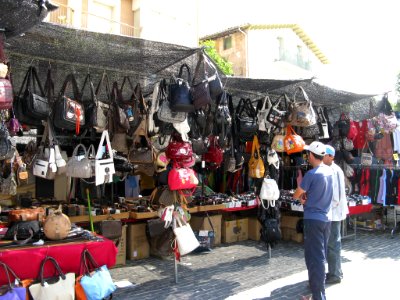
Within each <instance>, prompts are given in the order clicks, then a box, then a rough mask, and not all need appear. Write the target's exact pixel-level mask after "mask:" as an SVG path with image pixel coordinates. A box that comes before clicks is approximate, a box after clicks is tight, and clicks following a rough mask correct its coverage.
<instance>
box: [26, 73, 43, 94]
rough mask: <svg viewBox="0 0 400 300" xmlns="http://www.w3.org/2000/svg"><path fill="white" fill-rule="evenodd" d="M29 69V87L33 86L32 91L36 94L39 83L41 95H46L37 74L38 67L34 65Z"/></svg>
mask: <svg viewBox="0 0 400 300" xmlns="http://www.w3.org/2000/svg"><path fill="white" fill-rule="evenodd" d="M29 71H30V77H28V84H29V87H30V88H31V92H33V93H35V94H36V85H37V86H38V87H39V91H40V96H42V97H44V96H45V93H44V90H43V87H42V84H41V83H40V79H39V76H38V74H37V70H36V68H35V67H34V66H30V67H29ZM29 79H30V80H29Z"/></svg>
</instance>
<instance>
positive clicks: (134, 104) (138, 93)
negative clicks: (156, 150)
mask: <svg viewBox="0 0 400 300" xmlns="http://www.w3.org/2000/svg"><path fill="white" fill-rule="evenodd" d="M128 82H129V85H130V86H131V88H132V87H133V85H132V84H131V82H130V80H129V77H128ZM123 84H124V83H122V86H121V91H120V93H121V95H122V89H123ZM132 91H133V94H132V97H131V98H132V100H131V102H129V104H124V109H125V112H126V114H127V116H128V121H129V133H136V130H138V128H139V127H140V126H144V127H146V126H147V124H148V123H147V119H148V118H149V115H148V113H149V109H148V107H147V105H146V101H145V100H144V97H143V93H142V86H141V85H140V83H137V84H136V86H135V88H134V89H133V90H132ZM143 123H144V124H143ZM147 132H148V129H146V133H147Z"/></svg>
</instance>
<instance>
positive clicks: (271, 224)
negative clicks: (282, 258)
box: [258, 205, 282, 248]
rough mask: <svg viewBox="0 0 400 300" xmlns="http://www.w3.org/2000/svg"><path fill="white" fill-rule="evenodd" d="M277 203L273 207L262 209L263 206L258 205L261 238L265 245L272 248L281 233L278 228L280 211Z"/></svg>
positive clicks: (280, 237) (280, 236)
mask: <svg viewBox="0 0 400 300" xmlns="http://www.w3.org/2000/svg"><path fill="white" fill-rule="evenodd" d="M278 206H279V205H276V206H275V207H268V208H267V209H264V207H263V206H260V207H259V211H258V220H259V221H260V223H261V229H260V234H261V240H262V241H264V242H265V244H266V245H269V246H271V248H273V247H274V246H275V245H276V243H277V242H278V241H279V240H281V239H282V233H281V229H280V224H279V223H280V221H279V220H280V212H279V207H278Z"/></svg>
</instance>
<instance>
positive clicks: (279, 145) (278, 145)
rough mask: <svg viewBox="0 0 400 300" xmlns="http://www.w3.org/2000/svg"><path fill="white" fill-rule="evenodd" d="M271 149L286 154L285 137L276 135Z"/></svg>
mask: <svg viewBox="0 0 400 300" xmlns="http://www.w3.org/2000/svg"><path fill="white" fill-rule="evenodd" d="M271 148H272V149H274V150H275V151H276V152H285V136H284V135H282V134H276V135H275V136H274V138H273V139H272V143H271Z"/></svg>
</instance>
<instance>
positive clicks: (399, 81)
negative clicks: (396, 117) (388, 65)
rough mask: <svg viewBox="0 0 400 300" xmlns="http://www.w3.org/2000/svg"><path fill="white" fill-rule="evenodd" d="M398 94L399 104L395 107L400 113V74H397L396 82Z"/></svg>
mask: <svg viewBox="0 0 400 300" xmlns="http://www.w3.org/2000/svg"><path fill="white" fill-rule="evenodd" d="M396 94H397V102H396V104H395V105H394V106H393V109H394V110H395V111H400V98H399V97H400V73H399V74H397V81H396Z"/></svg>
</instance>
